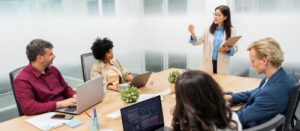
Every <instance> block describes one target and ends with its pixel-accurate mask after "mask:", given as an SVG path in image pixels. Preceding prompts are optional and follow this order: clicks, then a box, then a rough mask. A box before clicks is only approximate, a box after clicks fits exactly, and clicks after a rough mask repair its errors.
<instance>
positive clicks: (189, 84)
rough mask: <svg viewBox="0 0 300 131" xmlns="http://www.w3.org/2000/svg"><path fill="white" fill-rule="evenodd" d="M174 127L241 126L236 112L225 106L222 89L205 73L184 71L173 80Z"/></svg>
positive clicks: (220, 130) (221, 130) (222, 129)
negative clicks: (174, 102) (174, 99)
mask: <svg viewBox="0 0 300 131" xmlns="http://www.w3.org/2000/svg"><path fill="white" fill-rule="evenodd" d="M175 95H176V105H175V109H174V112H173V121H172V127H173V130H174V131H181V130H183V131H227V130H228V131H229V130H230V131H231V130H235V131H237V130H241V129H242V127H241V123H240V121H239V118H238V116H237V115H236V114H235V113H234V112H232V111H231V109H230V108H229V107H228V106H226V102H225V99H224V97H223V91H222V89H221V88H220V86H219V85H218V83H217V82H216V81H215V80H214V79H213V78H212V77H211V76H210V75H208V74H207V73H205V72H203V71H199V70H191V71H186V72H184V73H183V74H182V75H180V76H179V78H178V79H177V80H176V83H175Z"/></svg>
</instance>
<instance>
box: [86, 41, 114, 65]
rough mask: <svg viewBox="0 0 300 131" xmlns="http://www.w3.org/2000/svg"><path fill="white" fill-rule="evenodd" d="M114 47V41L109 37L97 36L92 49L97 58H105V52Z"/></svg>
mask: <svg viewBox="0 0 300 131" xmlns="http://www.w3.org/2000/svg"><path fill="white" fill-rule="evenodd" d="M113 47H114V45H113V42H112V41H110V40H109V39H108V38H104V39H101V38H97V39H96V41H95V42H94V43H93V45H92V47H91V50H92V53H93V55H94V57H95V59H97V60H103V59H104V58H105V53H106V52H108V51H109V50H110V49H112V48H113Z"/></svg>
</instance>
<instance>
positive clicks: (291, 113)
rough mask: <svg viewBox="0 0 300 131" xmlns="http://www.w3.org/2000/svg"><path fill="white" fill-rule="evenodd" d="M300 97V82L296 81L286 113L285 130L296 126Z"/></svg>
mask: <svg viewBox="0 0 300 131" xmlns="http://www.w3.org/2000/svg"><path fill="white" fill-rule="evenodd" d="M299 99H300V83H296V84H295V85H294V87H293V89H292V94H291V96H290V100H289V105H288V107H287V110H286V113H285V117H286V120H285V124H284V130H291V129H292V128H293V127H294V126H295V122H296V120H297V116H296V110H297V107H298V104H299Z"/></svg>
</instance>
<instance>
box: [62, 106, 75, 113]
mask: <svg viewBox="0 0 300 131" xmlns="http://www.w3.org/2000/svg"><path fill="white" fill-rule="evenodd" d="M76 110H77V107H76V106H71V107H68V108H67V109H65V111H67V112H75V111H76Z"/></svg>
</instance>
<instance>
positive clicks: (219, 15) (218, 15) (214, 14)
mask: <svg viewBox="0 0 300 131" xmlns="http://www.w3.org/2000/svg"><path fill="white" fill-rule="evenodd" d="M213 16H217V17H221V16H223V14H217V13H216V12H214V13H213Z"/></svg>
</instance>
